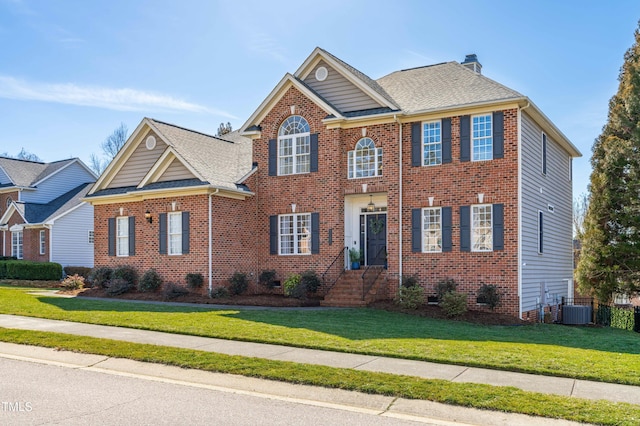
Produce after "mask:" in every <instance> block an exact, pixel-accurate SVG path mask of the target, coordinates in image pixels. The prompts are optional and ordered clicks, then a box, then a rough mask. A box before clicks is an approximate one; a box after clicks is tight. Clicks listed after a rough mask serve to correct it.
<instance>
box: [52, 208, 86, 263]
mask: <svg viewBox="0 0 640 426" xmlns="http://www.w3.org/2000/svg"><path fill="white" fill-rule="evenodd" d="M89 231H93V206H91V205H90V204H88V203H83V204H82V205H80V207H78V208H76V209H75V210H73V211H71V212H70V213H68V214H66V215H64V216H62V217H61V218H59V219H58V220H56V221H55V223H54V224H53V228H52V229H51V233H50V235H51V261H52V262H57V263H59V264H61V265H62V266H86V267H89V268H91V267H93V244H89Z"/></svg>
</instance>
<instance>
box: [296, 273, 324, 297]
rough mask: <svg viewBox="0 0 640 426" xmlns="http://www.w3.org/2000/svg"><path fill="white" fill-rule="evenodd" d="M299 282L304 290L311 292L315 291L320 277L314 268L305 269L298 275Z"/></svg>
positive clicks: (318, 285)
mask: <svg viewBox="0 0 640 426" xmlns="http://www.w3.org/2000/svg"><path fill="white" fill-rule="evenodd" d="M300 284H301V285H303V286H304V288H305V290H306V291H308V292H311V293H315V292H317V291H318V289H319V288H320V284H322V282H321V281H320V277H318V274H316V271H314V270H311V269H309V270H307V271H304V272H303V273H302V275H300Z"/></svg>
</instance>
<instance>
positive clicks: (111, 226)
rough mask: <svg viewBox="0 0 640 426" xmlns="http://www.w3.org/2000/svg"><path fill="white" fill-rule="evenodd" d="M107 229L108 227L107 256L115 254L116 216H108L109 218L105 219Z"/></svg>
mask: <svg viewBox="0 0 640 426" xmlns="http://www.w3.org/2000/svg"><path fill="white" fill-rule="evenodd" d="M107 229H108V234H107V235H108V238H109V243H108V247H109V248H108V251H109V256H115V255H116V218H115V217H110V218H109V219H107Z"/></svg>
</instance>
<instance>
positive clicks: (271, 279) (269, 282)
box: [258, 269, 276, 289]
mask: <svg viewBox="0 0 640 426" xmlns="http://www.w3.org/2000/svg"><path fill="white" fill-rule="evenodd" d="M258 282H259V283H260V284H262V285H263V286H265V287H266V288H268V289H272V288H274V287H275V286H276V271H275V270H273V269H266V270H264V271H262V272H260V276H259V277H258Z"/></svg>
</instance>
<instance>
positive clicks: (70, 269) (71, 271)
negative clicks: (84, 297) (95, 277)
mask: <svg viewBox="0 0 640 426" xmlns="http://www.w3.org/2000/svg"><path fill="white" fill-rule="evenodd" d="M63 269H64V275H65V276H68V275H80V276H81V277H85V278H86V277H88V276H89V274H90V273H91V268H87V267H86V266H65V267H64V268H63Z"/></svg>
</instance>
